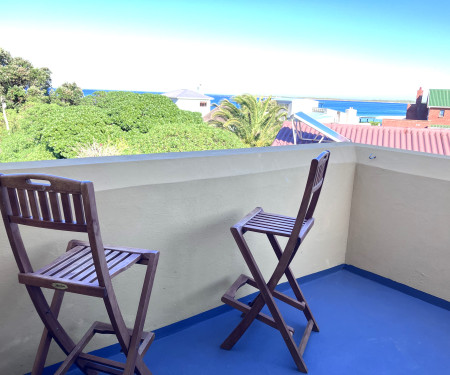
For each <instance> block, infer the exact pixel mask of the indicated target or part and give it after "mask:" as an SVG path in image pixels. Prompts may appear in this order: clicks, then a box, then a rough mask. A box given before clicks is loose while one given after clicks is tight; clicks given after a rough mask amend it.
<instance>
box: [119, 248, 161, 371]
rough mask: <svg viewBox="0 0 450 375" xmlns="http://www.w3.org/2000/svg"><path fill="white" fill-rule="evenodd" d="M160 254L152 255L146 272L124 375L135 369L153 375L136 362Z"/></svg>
mask: <svg viewBox="0 0 450 375" xmlns="http://www.w3.org/2000/svg"><path fill="white" fill-rule="evenodd" d="M158 258H159V253H155V254H151V255H150V257H149V260H148V265H147V270H146V272H145V278H144V283H143V286H142V292H141V298H140V300H139V306H138V309H137V313H136V320H135V323H134V328H133V334H132V336H131V340H130V345H129V347H128V355H127V362H126V366H125V371H124V375H132V374H134V371H135V368H137V370H138V373H139V374H141V375H143V374H144V372H143V371H146V370H147V372H145V373H148V374H151V372H150V370H148V369H147V366H146V365H145V363H144V362H143V361H139V362H140V364H139V366H138V365H137V363H136V360H137V359H138V357H139V359H141V360H142V358H141V357H140V356H139V354H138V350H139V343H140V339H141V335H142V331H143V329H144V323H145V318H146V316H147V310H148V304H149V302H150V295H151V293H152V288H153V282H154V280H155V274H156V266H157V264H158Z"/></svg>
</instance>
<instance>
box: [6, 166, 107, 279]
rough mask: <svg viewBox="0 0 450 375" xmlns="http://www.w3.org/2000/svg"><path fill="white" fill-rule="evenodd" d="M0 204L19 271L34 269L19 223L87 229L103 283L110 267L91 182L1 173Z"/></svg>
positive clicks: (42, 175) (68, 229)
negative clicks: (107, 261)
mask: <svg viewBox="0 0 450 375" xmlns="http://www.w3.org/2000/svg"><path fill="white" fill-rule="evenodd" d="M0 208H1V212H2V217H3V221H4V224H5V229H6V232H7V234H8V238H9V242H10V244H11V248H12V250H13V253H14V256H15V258H16V262H17V265H18V267H19V270H20V272H33V269H32V267H31V264H30V261H29V258H28V256H27V254H26V250H25V247H24V245H23V241H22V237H21V235H20V230H19V227H18V224H20V225H29V226H34V227H40V228H47V229H57V230H64V231H73V232H86V233H88V237H89V243H90V246H91V249H92V256H93V258H94V264H95V269H96V271H97V276H98V280H99V283H100V285H101V281H103V280H104V278H105V277H106V276H105V272H106V270H107V269H106V260H105V254H104V248H103V244H102V240H101V235H100V229H99V224H98V217H97V209H96V205H95V194H94V186H93V183H92V182H90V181H77V180H72V179H68V178H64V177H58V176H51V175H46V174H10V175H2V174H0ZM106 274H108V272H106ZM108 276H109V274H108Z"/></svg>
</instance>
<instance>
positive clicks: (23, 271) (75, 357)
mask: <svg viewBox="0 0 450 375" xmlns="http://www.w3.org/2000/svg"><path fill="white" fill-rule="evenodd" d="M0 194H1V197H0V198H1V200H0V202H1V204H0V208H1V212H2V217H3V221H4V224H5V228H6V233H7V235H8V239H9V242H10V245H11V248H12V251H13V254H14V257H15V260H16V262H17V265H18V267H19V282H20V283H23V284H25V286H26V288H27V291H28V293H29V295H30V297H31V300H32V301H33V304H34V306H35V308H36V311H37V313H38V314H39V316H40V318H41V320H42V322H43V323H44V325H45V328H44V332H43V334H42V338H41V342H40V344H39V348H38V352H37V355H36V359H35V362H34V365H33V370H32V372H31V373H32V375H37V374H41V373H42V371H43V368H44V366H45V361H46V358H47V354H48V350H49V346H50V343H51V341H52V339H54V340H55V341H56V343H57V344H58V345H59V347H60V348H61V349H62V350H63V352H64V353H65V354H66V355H67V358H66V360H65V361H64V362H63V363H62V365H61V366H60V367H59V369H58V370H57V371H56V373H55V374H58V375H61V374H65V373H66V372H67V371H68V370H69V368H70V367H71V366H72V364H74V363H75V364H76V365H78V367H79V368H80V369H81V371H82V372H83V373H85V374H88V375H94V374H98V371H101V372H106V373H109V374H128V375H129V374H134V373H137V374H140V375H144V374H145V375H151V372H150V370H149V369H148V368H147V366H146V364H145V363H144V361H143V356H144V354H145V353H146V351H147V350H148V348H149V347H150V345H151V343H152V342H153V340H154V334H153V332H143V327H144V322H145V318H146V314H147V309H148V304H149V301H150V294H151V291H152V286H153V281H154V278H155V272H156V267H157V264H158V257H159V252H158V251H152V250H145V249H135V248H128V247H111V246H104V245H103V242H102V238H101V235H100V226H99V221H98V217H97V209H96V204H95V194H94V186H93V183H92V182H89V181H76V180H71V179H68V178H63V177H57V176H50V175H45V174H10V175H2V174H0ZM19 225H30V226H34V227H39V228H47V229H56V230H64V231H74V232H86V233H87V235H88V240H89V242H83V241H78V240H72V241H70V242H69V244H68V246H67V249H66V253H65V254H64V255H62V256H60V257H59V258H57V259H56V260H54V261H53V262H51V263H50V264H49V265H47V266H45V267H42V268H41V269H39V270H38V271H34V270H33V268H32V265H31V263H30V260H29V257H28V255H27V252H26V250H25V246H24V243H23V241H22V237H21V234H20V230H19ZM133 264H142V265H145V266H146V273H145V277H144V282H143V287H142V291H141V295H140V300H139V305H138V309H137V314H136V320H135V323H134V327H133V329H128V328H127V327H126V325H125V321H124V319H123V316H122V314H121V312H120V309H119V305H118V303H117V299H116V295H115V293H114V289H113V286H112V283H111V279H112V278H113V277H114V276H116V275H118V274H119V273H121V272H123V271H125V270H126V269H128V268H129V267H131V266H132V265H133ZM41 288H49V289H53V290H55V292H54V295H53V299H52V302H51V306H49V304H48V302H47V300H46V298H45V296H44V294H43V292H42V289H41ZM65 292H72V293H78V294H83V295H87V296H92V297H98V298H102V299H103V301H104V303H105V307H106V310H107V313H108V316H109V318H110V321H111V324H106V323H101V322H94V323H93V325H92V326H91V327H90V328H89V330H88V331H87V332H86V334H85V335H84V337H83V338H82V339H81V341H80V342H79V343H77V344H76V343H74V342H73V341H72V339H71V338H70V337H69V335H68V334H67V332H66V331H65V330H64V328H63V327H62V326H61V324H60V323H59V321H58V315H59V312H60V308H61V304H62V301H63V297H64V293H65ZM96 333H100V334H115V335H116V336H117V339H118V341H119V343H120V346H121V349H122V351H123V352H124V354H125V355H126V358H127V359H126V363H121V362H117V361H112V360H109V359H106V358H101V357H98V356H94V355H91V354H87V353H83V349H84V348H85V346H86V345H87V343H88V342H89V341H90V339H91V338H92V337H93V336H94V334H96Z"/></svg>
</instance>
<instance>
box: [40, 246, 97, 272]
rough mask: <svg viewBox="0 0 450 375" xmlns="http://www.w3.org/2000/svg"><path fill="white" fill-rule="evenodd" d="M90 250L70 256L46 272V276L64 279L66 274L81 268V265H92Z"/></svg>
mask: <svg viewBox="0 0 450 375" xmlns="http://www.w3.org/2000/svg"><path fill="white" fill-rule="evenodd" d="M92 262H93V261H92V254H91V249H90V248H89V247H88V248H86V249H85V250H84V251H81V252H79V253H78V254H76V255H75V256H71V257H69V258H68V259H66V260H65V261H64V262H62V263H60V264H59V265H58V266H57V267H55V268H53V269H52V270H50V271H49V272H46V274H47V275H48V276H52V277H56V278H64V277H66V275H67V274H68V273H70V272H71V271H73V270H74V269H76V268H77V267H81V266H82V265H83V264H86V263H89V264H92Z"/></svg>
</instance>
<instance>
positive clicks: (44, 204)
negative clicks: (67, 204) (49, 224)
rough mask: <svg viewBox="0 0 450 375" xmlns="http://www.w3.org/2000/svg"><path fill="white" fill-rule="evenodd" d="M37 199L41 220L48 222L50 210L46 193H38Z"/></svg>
mask: <svg viewBox="0 0 450 375" xmlns="http://www.w3.org/2000/svg"><path fill="white" fill-rule="evenodd" d="M38 197H39V205H40V207H41V214H42V219H43V220H46V221H50V220H51V217H50V209H49V206H48V198H47V192H45V191H38Z"/></svg>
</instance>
